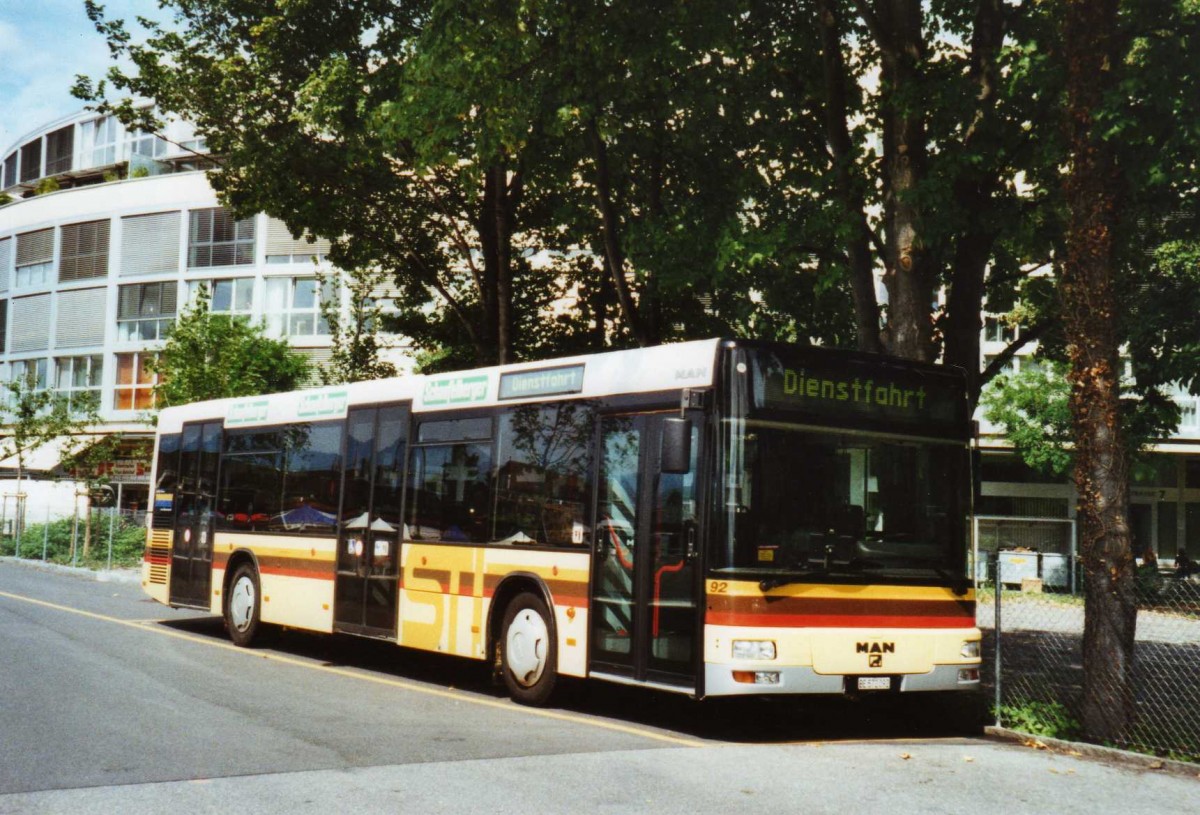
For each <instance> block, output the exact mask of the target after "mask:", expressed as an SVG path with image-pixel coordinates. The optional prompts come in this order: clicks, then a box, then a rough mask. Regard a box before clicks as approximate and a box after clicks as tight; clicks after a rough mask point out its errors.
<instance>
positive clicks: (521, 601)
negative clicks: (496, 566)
mask: <svg viewBox="0 0 1200 815" xmlns="http://www.w3.org/2000/svg"><path fill="white" fill-rule="evenodd" d="M500 660H501V666H502V671H503V674H504V684H505V686H507V688H508V693H509V695H510V696H511V697H512V698H513V700H514V701H516V702H519V703H521V704H523V705H544V704H546V703H547V702H548V701H549V700H550V697H551V695H552V694H553V693H554V687H555V685H556V684H558V669H557V665H558V644H557V643H556V642H555V638H554V626H553V618H552V617H551V616H550V611H549V609H547V608H546V604H545V602H544V601H543V600H542V598H540V597H538V596H537V595H536V594H533V593H532V592H523V593H521V594H519V595H517V596H516V597H515V598H514V599H513V601H512V602H511V603H509V604H508V608H507V609H505V612H504V627H503V629H502V630H501V636H500Z"/></svg>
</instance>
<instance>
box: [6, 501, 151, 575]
mask: <svg viewBox="0 0 1200 815" xmlns="http://www.w3.org/2000/svg"><path fill="white" fill-rule="evenodd" d="M7 497H8V499H9V500H7V501H4V502H3V506H2V507H0V557H17V558H21V559H23V560H41V561H45V562H47V563H60V564H67V565H72V566H84V567H87V568H92V569H115V568H129V567H134V566H137V565H138V564H140V563H141V560H142V553H143V551H144V549H145V546H146V513H145V512H133V511H130V510H121V509H117V508H115V507H110V508H103V509H100V508H96V509H90V510H84V509H82V508H80V509H79V510H78V511H75V512H72V513H70V514H65V513H64V510H63V507H62V505H61V504H56V505H46V506H38V505H34V504H33V503H32V502H27V501H23V500H22V501H15V500H12V499H13V496H7Z"/></svg>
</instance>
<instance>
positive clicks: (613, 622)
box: [591, 413, 699, 686]
mask: <svg viewBox="0 0 1200 815" xmlns="http://www.w3.org/2000/svg"><path fill="white" fill-rule="evenodd" d="M672 415H676V414H674V413H669V414H635V415H624V416H606V417H603V418H601V420H600V489H599V492H598V504H597V507H596V535H595V546H596V558H595V560H594V563H595V570H596V571H595V575H594V577H593V585H594V586H595V591H594V594H593V598H594V599H593V604H592V613H591V621H592V634H591V642H592V668H593V670H594V671H597V672H600V673H611V674H616V675H620V676H626V677H630V678H633V679H637V680H647V681H655V682H661V683H666V684H672V685H683V686H692V685H694V682H695V670H696V668H695V665H696V647H697V642H696V639H697V638H696V619H697V616H696V569H697V564H698V562H699V558H698V552H697V539H696V535H697V523H696V521H697V512H698V507H699V501H698V496H697V484H698V483H699V479H698V477H697V460H698V456H697V450H698V448H699V444H698V435H699V433H698V430H697V428H698V420H697V417H692V428H693V429H692V444H691V451H692V452H691V456H692V458H691V468H690V471H689V472H687V473H685V474H668V473H663V472H662V471H661V467H660V466H659V465H660V461H661V455H662V436H663V419H664V418H667V417H668V416H672Z"/></svg>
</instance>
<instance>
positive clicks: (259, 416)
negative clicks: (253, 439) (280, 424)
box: [225, 399, 271, 427]
mask: <svg viewBox="0 0 1200 815" xmlns="http://www.w3.org/2000/svg"><path fill="white" fill-rule="evenodd" d="M270 406H271V403H270V402H269V401H268V400H266V399H243V400H241V401H238V402H234V403H233V404H232V405H230V406H229V412H228V413H226V414H225V426H226V427H235V426H237V425H240V424H263V423H264V422H266V421H267V414H268V409H269V408H270Z"/></svg>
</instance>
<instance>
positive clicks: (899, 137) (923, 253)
mask: <svg viewBox="0 0 1200 815" xmlns="http://www.w3.org/2000/svg"><path fill="white" fill-rule="evenodd" d="M876 8H877V9H878V12H877V13H878V14H879V15H880V16H879V17H878V19H877V20H876V25H875V27H874V28H875V32H876V37H877V40H878V42H879V47H880V54H881V70H880V96H881V100H882V104H881V115H882V117H883V189H884V197H883V201H884V227H885V247H886V257H885V258H884V284H885V285H886V286H887V291H888V323H887V329H886V330H885V332H884V343H885V345H886V347H887V350H888V351H889V352H890V353H892V354H895V355H896V356H900V357H904V358H906V359H916V360H924V361H931V360H932V359H933V357H934V351H935V349H934V343H933V321H932V319H931V313H930V306H931V304H932V302H933V279H934V275H933V270H932V269H931V268H930V265H931V262H932V261H931V258H930V254H929V252H928V248H927V246H926V245H925V243H924V240H923V236H922V234H921V232H922V229H923V224H922V221H923V213H922V212H921V209H920V207H919V206H918V204H917V201H916V197H917V192H918V189H919V187H920V185H921V183H922V182H923V181H924V177H925V168H926V163H927V162H926V154H927V147H926V144H925V121H924V118H923V112H922V107H921V106H920V105H919V104H917V103H916V100H917V99H918V98H919V94H920V85H921V81H922V77H921V63H922V61H923V60H924V58H925V43H924V40H923V38H922V33H921V20H922V12H921V0H894V1H893V2H889V3H883V4H879V5H877V6H876Z"/></svg>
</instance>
